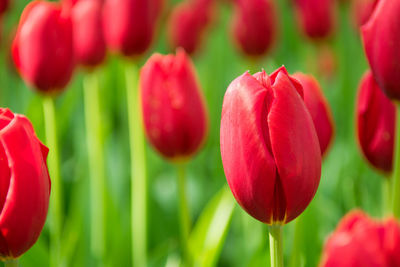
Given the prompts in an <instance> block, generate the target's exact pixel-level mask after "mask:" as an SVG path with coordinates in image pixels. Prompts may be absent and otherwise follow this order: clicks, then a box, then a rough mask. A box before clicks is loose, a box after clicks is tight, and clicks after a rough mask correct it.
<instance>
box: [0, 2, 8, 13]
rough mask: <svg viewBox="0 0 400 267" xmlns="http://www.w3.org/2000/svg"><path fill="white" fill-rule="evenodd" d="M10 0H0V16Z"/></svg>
mask: <svg viewBox="0 0 400 267" xmlns="http://www.w3.org/2000/svg"><path fill="white" fill-rule="evenodd" d="M9 1H10V0H0V16H2V15H3V14H4V13H5V12H6V11H7V9H8V7H9V5H10V2H9Z"/></svg>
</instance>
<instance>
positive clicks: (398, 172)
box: [392, 103, 400, 218]
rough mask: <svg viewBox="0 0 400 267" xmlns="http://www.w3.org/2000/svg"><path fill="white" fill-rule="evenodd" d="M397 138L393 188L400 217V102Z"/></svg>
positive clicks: (394, 213) (393, 204)
mask: <svg viewBox="0 0 400 267" xmlns="http://www.w3.org/2000/svg"><path fill="white" fill-rule="evenodd" d="M396 106H397V113H396V131H395V135H396V140H395V152H394V161H393V166H394V170H393V188H392V190H393V191H392V194H393V199H392V209H393V210H392V211H393V215H394V217H396V218H400V114H399V112H400V104H399V103H396Z"/></svg>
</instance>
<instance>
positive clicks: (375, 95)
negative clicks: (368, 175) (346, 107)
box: [357, 71, 396, 172]
mask: <svg viewBox="0 0 400 267" xmlns="http://www.w3.org/2000/svg"><path fill="white" fill-rule="evenodd" d="M395 123H396V107H395V106H394V104H393V103H392V102H391V101H390V100H389V99H388V98H387V97H386V96H385V95H384V94H383V92H382V91H381V90H380V88H379V86H378V84H377V83H376V82H375V80H374V77H373V76H372V73H371V72H370V71H368V72H367V73H366V74H365V75H364V77H363V78H362V80H361V84H360V88H359V93H358V100H357V134H358V142H359V144H360V147H361V150H362V152H363V154H364V155H365V157H366V158H367V160H368V161H369V162H370V163H371V164H372V165H373V166H374V167H376V168H378V169H380V170H382V171H384V172H391V171H392V161H393V147H394V131H395Z"/></svg>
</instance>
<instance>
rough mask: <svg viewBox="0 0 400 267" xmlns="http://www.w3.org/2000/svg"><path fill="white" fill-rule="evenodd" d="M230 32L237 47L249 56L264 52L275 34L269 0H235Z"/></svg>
mask: <svg viewBox="0 0 400 267" xmlns="http://www.w3.org/2000/svg"><path fill="white" fill-rule="evenodd" d="M235 1H236V2H235V11H234V15H233V19H232V34H233V38H234V40H235V41H236V43H237V45H238V47H239V48H240V49H241V50H242V52H243V53H245V54H246V55H249V56H262V55H264V54H266V53H267V52H268V51H269V50H270V48H271V47H272V44H273V43H274V41H275V39H276V35H277V21H276V13H275V9H274V5H273V2H272V1H271V0H235Z"/></svg>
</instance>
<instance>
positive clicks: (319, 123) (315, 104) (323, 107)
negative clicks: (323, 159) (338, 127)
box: [293, 73, 335, 155]
mask: <svg viewBox="0 0 400 267" xmlns="http://www.w3.org/2000/svg"><path fill="white" fill-rule="evenodd" d="M293 77H294V78H295V79H296V80H298V81H299V82H300V83H301V85H302V86H303V93H304V103H305V104H306V107H307V108H308V111H309V112H310V114H311V118H312V120H313V122H314V126H315V130H316V131H317V135H318V140H319V145H320V148H321V154H322V155H325V152H326V151H327V149H328V147H329V145H330V144H331V142H332V139H333V136H334V131H335V130H334V122H333V117H332V112H331V109H330V106H329V103H328V101H327V100H326V98H325V96H324V94H323V92H322V89H321V87H320V86H319V84H318V81H317V80H316V79H314V77H313V76H311V75H306V74H302V73H295V74H294V75H293Z"/></svg>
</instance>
